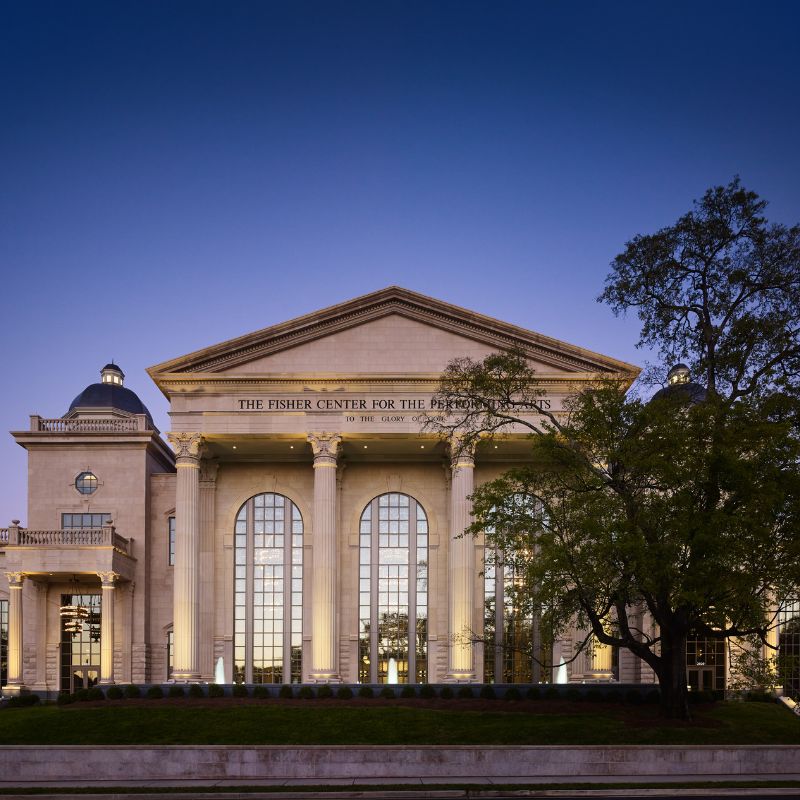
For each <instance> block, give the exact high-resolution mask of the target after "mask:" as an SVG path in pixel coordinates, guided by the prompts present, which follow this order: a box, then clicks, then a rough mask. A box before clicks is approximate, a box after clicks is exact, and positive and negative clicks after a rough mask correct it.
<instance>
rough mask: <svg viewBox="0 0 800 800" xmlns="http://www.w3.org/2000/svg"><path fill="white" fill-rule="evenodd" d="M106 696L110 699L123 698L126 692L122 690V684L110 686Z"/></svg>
mask: <svg viewBox="0 0 800 800" xmlns="http://www.w3.org/2000/svg"><path fill="white" fill-rule="evenodd" d="M106 697H107V698H108V699H109V700H122V698H123V697H125V692H123V691H122V687H121V686H109V687H108V691H107V692H106Z"/></svg>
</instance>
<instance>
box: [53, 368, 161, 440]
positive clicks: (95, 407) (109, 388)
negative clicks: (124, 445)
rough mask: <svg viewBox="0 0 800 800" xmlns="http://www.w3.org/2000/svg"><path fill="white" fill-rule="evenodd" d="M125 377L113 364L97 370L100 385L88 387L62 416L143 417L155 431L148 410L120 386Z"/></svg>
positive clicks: (92, 384) (133, 395)
mask: <svg viewBox="0 0 800 800" xmlns="http://www.w3.org/2000/svg"><path fill="white" fill-rule="evenodd" d="M124 381H125V373H124V372H123V371H122V369H120V367H118V366H117V365H116V364H114V363H113V362H112V363H111V364H106V365H105V366H104V367H103V368H102V369H101V370H100V383H91V384H89V386H87V387H86V388H85V389H84V390H83V391H82V392H81V393H80V394H79V395H78V396H77V397H76V398H75V399H74V400H73V401H72V402H71V403H70V405H69V410H68V411H67V413H66V414H65V416H67V417H75V416H87V417H90V416H100V417H107V416H112V417H113V416H129V415H131V414H145V415H146V416H147V424H148V425H149V426H150V427H151V428H153V429H154V430H155V425H154V424H153V418H152V417H151V416H150V412H149V411H148V410H147V406H145V404H144V403H143V402H142V401H141V400H140V399H139V396H138V395H137V394H136V392H132V391H131V390H130V389H126V388H125V386H124V385H123V383H124Z"/></svg>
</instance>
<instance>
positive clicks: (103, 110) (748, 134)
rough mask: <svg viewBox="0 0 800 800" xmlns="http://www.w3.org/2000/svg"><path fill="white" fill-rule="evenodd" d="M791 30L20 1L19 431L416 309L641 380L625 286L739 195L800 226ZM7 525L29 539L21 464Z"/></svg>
mask: <svg viewBox="0 0 800 800" xmlns="http://www.w3.org/2000/svg"><path fill="white" fill-rule="evenodd" d="M798 23H800V6H798V5H797V4H796V3H791V2H784V3H759V4H755V3H753V2H747V3H744V2H724V3H723V2H721V1H720V2H705V3H697V2H692V3H666V2H661V3H641V2H635V3H634V2H631V3H621V2H615V3H610V2H609V3H595V2H592V3H589V2H587V3H570V4H558V3H535V2H527V3H503V2H500V3H489V2H486V3H472V2H458V3H445V2H442V3H432V2H424V3H423V2H379V3H375V2H366V3H344V2H321V1H320V2H315V3H307V2H284V3H270V2H258V3H256V2H221V1H220V2H216V3H203V2H187V3H180V2H143V1H139V2H127V3H126V2H113V3H109V2H102V3H87V2H80V1H79V0H77V1H73V2H69V3H65V2H55V3H40V2H35V0H34V1H32V2H24V3H23V2H9V0H6V2H3V3H2V4H0V115H1V116H0V119H1V120H2V124H0V270H2V277H3V280H2V287H3V292H2V296H3V303H2V326H0V336H2V354H1V355H0V358H2V363H1V364H0V368H2V371H1V372H0V374H2V375H3V376H4V378H5V380H4V382H3V388H2V401H1V402H0V408H1V409H2V414H0V428H2V429H5V430H9V429H20V428H24V427H26V426H27V415H28V414H30V413H39V414H41V415H43V416H58V415H60V414H62V413H64V412H65V411H66V409H67V407H68V405H69V402H70V401H71V399H72V398H73V396H75V395H76V394H77V393H78V392H79V391H80V390H81V389H82V388H83V387H84V386H85V385H87V384H88V383H91V382H93V381H95V380H96V379H97V378H98V370H99V368H100V367H101V366H102V365H103V364H104V363H106V362H107V361H108V360H110V359H112V358H113V359H115V360H116V361H117V362H118V363H119V364H120V365H122V367H123V369H124V370H125V372H126V373H127V376H128V378H127V381H126V385H127V386H129V387H131V388H133V389H134V390H135V391H136V392H138V393H139V395H140V396H141V397H142V399H143V400H144V401H145V403H146V404H147V405H148V406H149V407H150V410H151V411H152V412H153V415H154V417H155V419H156V422H157V424H158V425H159V427H160V428H161V429H162V430H168V429H169V423H168V419H167V416H166V410H167V405H166V402H165V400H164V399H163V398H162V397H161V396H160V394H158V393H157V392H156V390H155V387H154V386H153V385H152V384H151V382H150V380H149V378H148V377H147V375H146V374H145V372H144V369H145V367H147V366H149V365H151V364H155V363H158V362H160V361H163V360H165V359H168V358H171V357H174V356H177V355H180V354H182V353H185V352H188V351H191V350H195V349H197V348H199V347H202V346H205V345H208V344H211V343H214V342H217V341H220V340H223V339H226V338H229V337H232V336H236V335H239V334H242V333H245V332H247V331H250V330H254V329H257V328H261V327H264V326H266V325H270V324H273V323H276V322H279V321H282V320H284V319H288V318H290V317H293V316H296V315H298V314H302V313H306V312H309V311H312V310H314V309H316V308H320V307H322V306H326V305H330V304H332V303H335V302H339V301H342V300H345V299H348V298H350V297H353V296H355V295H358V294H363V293H365V292H369V291H372V290H375V289H378V288H381V287H383V286H386V285H388V284H400V285H402V286H406V287H408V288H410V289H414V290H416V291H420V292H424V293H426V294H430V295H434V296H436V297H439V298H441V299H444V300H447V301H449V302H452V303H456V304H459V305H463V306H466V307H468V308H472V309H475V310H477V311H480V312H482V313H485V314H489V315H493V316H496V317H500V318H502V319H505V320H508V321H510V322H513V323H516V324H519V325H523V326H526V327H529V328H533V329H535V330H538V331H541V332H542V333H545V334H548V335H551V336H556V337H559V338H562V339H565V340H567V341H571V342H574V343H576V344H579V345H583V346H586V347H589V348H592V349H594V350H599V351H601V352H605V353H607V354H609V355H612V356H616V357H618V358H623V359H626V360H630V361H634V362H637V363H641V362H642V360H643V359H644V357H645V356H644V355H643V354H642V353H640V352H638V351H636V350H635V348H634V344H635V341H636V338H637V332H638V326H637V324H636V320H635V319H632V320H617V319H615V318H614V317H613V316H612V315H611V314H610V312H609V311H608V310H607V309H606V308H605V307H603V306H600V305H598V304H597V303H596V302H595V297H596V296H597V294H598V293H599V291H600V289H601V287H602V282H603V278H604V276H605V274H606V272H607V268H608V263H609V261H610V260H611V258H612V257H613V256H614V255H615V254H616V253H618V252H619V251H620V250H621V248H622V247H623V245H624V243H625V241H626V240H627V239H629V238H630V237H631V236H633V235H634V234H636V233H640V232H641V233H643V232H648V231H652V230H654V229H656V228H658V227H660V226H662V225H665V224H669V223H671V222H672V221H674V219H675V218H676V217H677V216H678V215H679V214H681V213H682V212H684V211H685V210H687V209H688V208H689V206H690V203H691V201H692V199H693V198H695V197H697V196H699V195H700V194H702V192H703V191H704V189H705V188H707V187H708V186H710V185H712V184H718V183H726V182H727V181H729V180H730V179H731V177H732V176H733V175H734V174H736V173H738V174H740V175H741V177H742V181H743V182H744V184H745V185H746V186H748V187H749V188H752V189H754V190H755V191H757V192H759V193H760V194H761V195H762V196H764V197H766V198H767V199H769V200H770V201H771V205H770V208H769V214H770V216H771V217H772V218H773V219H775V220H779V221H783V222H786V223H791V222H796V221H800V180H798V173H799V171H800V170H799V169H798V168H799V167H800V148H798V141H800V132H799V131H798V121H799V120H800V102H798V101H799V98H798V78H800V68H799V67H798V45H797V30H798ZM0 477H1V478H2V480H0V524H2V525H7V524H8V520H10V519H11V518H12V517H19V518H21V519H22V520H23V521H24V520H25V518H26V499H25V492H26V460H25V452H24V451H23V450H22V449H21V448H19V447H18V446H17V445H16V444H14V443H13V441H12V440H11V438H10V437H8V436H6V435H5V434H3V435H2V436H1V437H0Z"/></svg>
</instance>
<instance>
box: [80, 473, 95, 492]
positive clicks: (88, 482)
mask: <svg viewBox="0 0 800 800" xmlns="http://www.w3.org/2000/svg"><path fill="white" fill-rule="evenodd" d="M75 488H76V489H77V490H78V491H79V492H80V493H81V494H94V493H95V492H96V491H97V475H95V474H94V473H93V472H81V474H80V475H78V477H77V478H75Z"/></svg>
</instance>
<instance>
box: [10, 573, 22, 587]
mask: <svg viewBox="0 0 800 800" xmlns="http://www.w3.org/2000/svg"><path fill="white" fill-rule="evenodd" d="M6 579H7V580H8V587H9V589H21V588H22V582H23V581H24V580H25V573H24V572H6Z"/></svg>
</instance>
